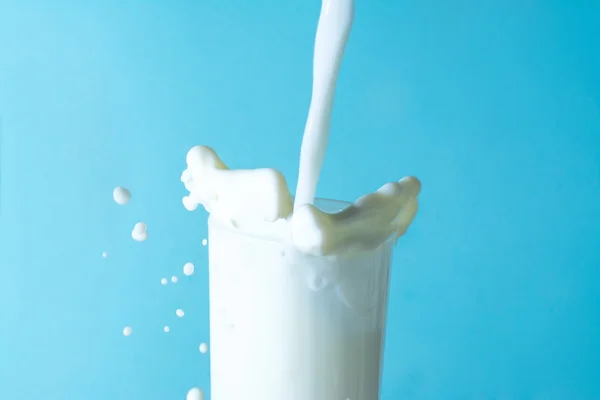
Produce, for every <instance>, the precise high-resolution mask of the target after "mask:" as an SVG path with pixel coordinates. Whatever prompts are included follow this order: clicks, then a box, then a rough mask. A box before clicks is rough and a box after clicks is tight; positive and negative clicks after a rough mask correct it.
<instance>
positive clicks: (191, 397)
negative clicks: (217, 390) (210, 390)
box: [185, 388, 204, 400]
mask: <svg viewBox="0 0 600 400" xmlns="http://www.w3.org/2000/svg"><path fill="white" fill-rule="evenodd" d="M185 400H204V393H202V390H200V389H199V388H193V389H191V390H190V391H189V392H188V394H187V396H186V398H185Z"/></svg>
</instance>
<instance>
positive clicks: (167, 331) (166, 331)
mask: <svg viewBox="0 0 600 400" xmlns="http://www.w3.org/2000/svg"><path fill="white" fill-rule="evenodd" d="M163 330H164V331H165V333H169V332H170V331H171V328H169V327H168V326H165V327H164V328H163Z"/></svg>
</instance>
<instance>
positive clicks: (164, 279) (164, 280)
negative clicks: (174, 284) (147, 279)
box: [160, 278, 168, 285]
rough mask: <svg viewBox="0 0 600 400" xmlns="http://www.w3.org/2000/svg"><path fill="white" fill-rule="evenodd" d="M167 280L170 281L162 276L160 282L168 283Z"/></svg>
mask: <svg viewBox="0 0 600 400" xmlns="http://www.w3.org/2000/svg"><path fill="white" fill-rule="evenodd" d="M167 282H168V281H167V278H162V279H161V280H160V283H161V284H162V285H166V284H167Z"/></svg>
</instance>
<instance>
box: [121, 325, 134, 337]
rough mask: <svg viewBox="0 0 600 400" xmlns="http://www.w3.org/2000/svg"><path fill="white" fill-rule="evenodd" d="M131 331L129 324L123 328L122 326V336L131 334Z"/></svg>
mask: <svg viewBox="0 0 600 400" xmlns="http://www.w3.org/2000/svg"><path fill="white" fill-rule="evenodd" d="M131 332H133V330H132V329H131V327H130V326H126V327H125V328H123V336H129V335H131Z"/></svg>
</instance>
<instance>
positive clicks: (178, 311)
mask: <svg viewBox="0 0 600 400" xmlns="http://www.w3.org/2000/svg"><path fill="white" fill-rule="evenodd" d="M175 314H176V315H177V316H178V317H179V318H181V317H183V315H184V313H183V310H182V309H181V308H178V309H177V310H176V311H175Z"/></svg>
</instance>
